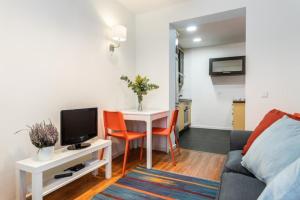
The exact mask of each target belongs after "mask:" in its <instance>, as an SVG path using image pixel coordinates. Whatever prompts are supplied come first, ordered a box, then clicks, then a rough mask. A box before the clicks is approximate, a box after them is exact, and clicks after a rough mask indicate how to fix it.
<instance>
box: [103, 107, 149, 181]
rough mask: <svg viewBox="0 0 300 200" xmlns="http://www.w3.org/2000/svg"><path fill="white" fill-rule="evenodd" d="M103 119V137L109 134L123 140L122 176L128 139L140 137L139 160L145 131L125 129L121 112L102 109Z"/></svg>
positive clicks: (127, 149) (141, 154)
mask: <svg viewBox="0 0 300 200" xmlns="http://www.w3.org/2000/svg"><path fill="white" fill-rule="evenodd" d="M103 119H104V134H105V135H104V138H105V139H107V138H108V137H109V136H111V137H116V138H118V139H122V140H125V153H124V160H123V169H122V176H124V175H125V168H126V161H127V156H128V153H129V152H128V151H129V146H130V141H132V140H135V139H142V143H141V150H140V160H142V158H143V146H144V138H145V137H146V133H140V132H131V131H127V128H126V124H125V121H124V118H123V114H122V113H121V112H109V111H103ZM102 158H103V152H102V155H101V159H102Z"/></svg>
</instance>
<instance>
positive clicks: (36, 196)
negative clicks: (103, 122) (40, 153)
mask: <svg viewBox="0 0 300 200" xmlns="http://www.w3.org/2000/svg"><path fill="white" fill-rule="evenodd" d="M101 149H104V159H103V160H99V151H100V150H101ZM88 154H92V157H93V160H95V161H94V162H92V163H91V164H90V165H88V166H85V168H83V169H81V170H79V171H78V172H75V173H73V175H72V176H70V177H65V178H61V179H54V178H53V179H50V180H47V181H43V172H44V171H47V170H49V169H52V168H54V167H57V166H60V165H63V164H65V163H68V162H70V161H73V160H76V159H78V158H80V157H83V156H86V155H88ZM111 159H112V158H111V141H110V140H100V139H99V140H96V141H95V142H92V143H91V146H89V147H87V148H84V149H80V150H67V148H62V149H59V150H57V151H55V153H54V157H53V159H51V160H49V161H38V160H36V158H34V157H33V158H28V159H25V160H21V161H18V162H17V163H16V169H17V199H20V200H25V199H26V195H27V191H30V190H31V195H32V199H33V200H42V199H43V196H45V195H47V194H49V193H51V192H53V191H55V190H57V189H59V188H61V187H63V186H64V185H66V184H68V183H71V182H72V181H74V180H76V179H78V178H80V177H82V176H84V175H86V174H88V173H90V172H92V171H93V173H94V175H97V173H98V168H99V167H101V166H103V165H105V178H106V179H109V178H111ZM26 173H31V174H32V187H31V189H29V190H27V186H26Z"/></svg>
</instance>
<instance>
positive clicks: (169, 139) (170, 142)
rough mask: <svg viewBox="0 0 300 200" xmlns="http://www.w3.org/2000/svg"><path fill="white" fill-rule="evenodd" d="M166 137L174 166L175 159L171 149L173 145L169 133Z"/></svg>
mask: <svg viewBox="0 0 300 200" xmlns="http://www.w3.org/2000/svg"><path fill="white" fill-rule="evenodd" d="M167 137H168V141H169V144H170V150H171V156H172V160H173V165H174V166H175V165H176V161H175V157H174V150H173V147H172V141H171V137H170V135H168V136H167Z"/></svg>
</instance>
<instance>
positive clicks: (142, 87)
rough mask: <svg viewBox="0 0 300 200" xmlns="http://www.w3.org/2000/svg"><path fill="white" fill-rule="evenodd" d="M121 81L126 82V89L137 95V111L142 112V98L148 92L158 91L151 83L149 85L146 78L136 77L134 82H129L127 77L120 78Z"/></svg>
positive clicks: (156, 86)
mask: <svg viewBox="0 0 300 200" xmlns="http://www.w3.org/2000/svg"><path fill="white" fill-rule="evenodd" d="M121 80H123V81H126V82H127V86H128V88H131V89H132V91H133V92H134V93H135V94H136V95H137V98H138V103H139V105H138V111H142V110H143V104H142V102H143V96H145V95H147V94H148V92H149V91H151V90H155V89H158V88H159V86H158V85H156V84H153V83H149V81H150V79H149V78H147V77H146V76H144V77H143V76H141V75H137V76H136V77H135V79H134V81H132V80H130V79H129V78H128V76H121Z"/></svg>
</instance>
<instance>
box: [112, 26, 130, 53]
mask: <svg viewBox="0 0 300 200" xmlns="http://www.w3.org/2000/svg"><path fill="white" fill-rule="evenodd" d="M111 39H112V40H113V42H114V43H112V44H110V45H109V51H110V52H112V53H113V52H114V51H115V49H116V48H119V47H120V46H121V42H125V41H126V40H127V28H126V27H125V26H122V25H116V26H113V27H112V36H111Z"/></svg>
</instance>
